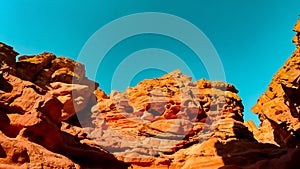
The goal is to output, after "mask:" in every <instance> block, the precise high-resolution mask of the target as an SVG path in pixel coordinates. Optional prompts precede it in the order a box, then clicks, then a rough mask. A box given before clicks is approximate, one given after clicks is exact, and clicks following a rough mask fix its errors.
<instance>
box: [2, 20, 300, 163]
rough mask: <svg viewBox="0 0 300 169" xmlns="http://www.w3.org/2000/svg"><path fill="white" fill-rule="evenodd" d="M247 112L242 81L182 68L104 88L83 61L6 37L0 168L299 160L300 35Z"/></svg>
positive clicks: (282, 161) (297, 29) (3, 51)
mask: <svg viewBox="0 0 300 169" xmlns="http://www.w3.org/2000/svg"><path fill="white" fill-rule="evenodd" d="M299 25H300V22H299V23H298V24H297V25H296V26H295V29H294V30H295V31H296V32H297V35H296V36H295V38H294V43H295V44H296V45H297V49H296V51H295V53H294V54H293V55H292V57H291V58H290V59H289V60H288V61H287V63H286V64H285V65H284V67H283V68H282V69H280V70H279V72H278V73H277V74H276V75H275V76H274V78H273V80H272V82H271V84H270V86H269V88H268V90H267V91H266V93H265V94H263V95H262V96H261V98H260V99H259V100H258V103H257V105H255V106H254V108H253V111H254V112H255V113H257V114H259V117H260V120H261V124H260V127H259V128H256V127H255V125H254V124H253V123H252V122H251V121H248V122H246V123H244V120H243V109H244V107H243V105H242V101H241V99H240V97H239V96H238V94H237V93H238V90H237V89H236V88H235V87H234V86H233V85H231V84H226V83H224V82H210V81H208V80H205V79H201V80H198V81H196V82H192V81H191V78H190V77H188V76H185V75H184V74H182V73H181V72H180V71H179V70H177V71H174V72H171V73H169V74H166V75H164V76H162V77H160V78H157V79H149V80H144V81H142V82H141V83H139V84H138V85H137V86H135V87H129V88H128V89H127V90H126V91H124V92H117V91H113V92H111V94H110V95H106V94H105V93H104V92H103V91H102V90H101V89H97V88H98V84H97V83H95V82H93V81H91V80H89V79H88V78H87V77H85V69H84V66H83V65H82V64H81V63H77V62H75V61H73V60H71V59H68V58H64V57H56V56H55V55H54V54H51V53H43V54H40V55H36V56H19V57H18V61H17V62H16V61H15V57H16V56H17V55H18V53H17V52H15V51H14V50H13V48H12V47H9V46H7V45H5V44H3V43H0V61H1V62H0V168H61V169H63V168H112V169H117V168H149V169H150V168H161V169H163V168H169V169H179V168H184V169H190V168H207V169H211V168H232V169H233V168H234V169H236V168H237V169H239V168H249V169H250V168H278V169H279V168H280V169H285V168H286V169H287V168H299V167H300V163H299V160H298V158H300V150H299V148H298V147H299V146H298V144H299V126H300V123H299V104H300V101H299V94H300V92H299V80H298V79H299V78H298V77H299V72H298V70H299V65H300V64H299V63H300V57H299V56H300V55H299V50H300V47H299V43H298V42H299V37H300V34H299V32H300V26H299Z"/></svg>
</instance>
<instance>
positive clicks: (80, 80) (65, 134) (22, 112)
mask: <svg viewBox="0 0 300 169" xmlns="http://www.w3.org/2000/svg"><path fill="white" fill-rule="evenodd" d="M0 51H1V52H2V51H3V52H2V53H1V60H2V62H1V72H0V121H1V122H0V168H86V167H89V168H126V167H127V166H128V164H125V163H124V162H121V161H118V160H117V159H116V158H115V157H114V156H113V155H112V154H110V153H109V152H107V151H105V150H103V149H102V148H101V147H98V146H95V145H93V144H92V143H91V142H89V140H90V139H89V138H87V137H86V134H85V133H84V131H83V129H82V128H79V127H76V126H74V125H78V123H76V115H75V112H76V111H77V112H79V111H84V110H85V109H86V108H87V109H89V108H88V102H89V100H91V98H92V94H93V88H90V87H88V86H94V88H95V84H96V83H94V82H92V81H90V80H88V79H87V78H86V77H85V76H84V75H85V74H84V72H82V74H76V73H77V71H76V73H75V72H72V71H73V70H74V66H75V65H76V64H78V63H76V62H75V61H72V60H70V59H65V58H56V56H55V55H53V54H50V53H44V54H41V55H37V56H30V57H28V56H21V57H19V61H18V62H15V57H16V54H17V53H16V52H15V51H13V49H12V48H11V47H9V46H7V45H5V44H1V46H0ZM10 65H12V66H11V67H10ZM81 68H82V70H84V67H83V66H82V67H81ZM61 69H63V70H61ZM59 77H60V78H59ZM73 77H74V79H75V80H74V81H73V80H72V79H73ZM41 79H43V80H42V81H41ZM70 79H71V80H70ZM72 81H73V83H76V82H77V84H67V83H72ZM74 115H75V116H74ZM72 119H75V120H72Z"/></svg>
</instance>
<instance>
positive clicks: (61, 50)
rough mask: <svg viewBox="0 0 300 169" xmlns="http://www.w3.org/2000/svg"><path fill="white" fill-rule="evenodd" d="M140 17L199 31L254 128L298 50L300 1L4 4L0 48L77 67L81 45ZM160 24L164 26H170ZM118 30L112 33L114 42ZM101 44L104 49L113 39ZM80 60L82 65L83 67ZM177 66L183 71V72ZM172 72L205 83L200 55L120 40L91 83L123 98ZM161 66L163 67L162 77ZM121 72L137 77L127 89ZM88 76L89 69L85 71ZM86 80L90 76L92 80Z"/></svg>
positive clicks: (152, 37)
mask: <svg viewBox="0 0 300 169" xmlns="http://www.w3.org/2000/svg"><path fill="white" fill-rule="evenodd" d="M143 12H159V13H166V14H171V15H175V16H178V17H180V18H182V19H184V20H186V21H188V22H189V23H192V24H193V25H195V26H196V27H197V28H198V29H199V30H201V31H202V32H203V33H204V34H205V35H206V36H207V38H208V39H209V40H210V42H211V43H212V45H213V46H214V48H215V49H216V51H217V53H218V55H219V58H220V61H221V63H222V65H223V68H224V72H225V75H226V81H227V82H228V83H232V84H234V85H235V86H236V88H238V89H239V90H240V93H239V95H240V96H241V97H242V99H243V103H244V106H245V112H244V116H245V119H246V120H247V119H252V120H254V121H255V122H256V124H258V119H257V117H256V116H255V115H254V114H253V113H252V112H251V111H250V108H251V107H252V106H253V105H254V104H255V103H256V100H257V99H258V98H259V96H260V95H261V94H262V93H263V92H264V91H265V90H266V88H267V85H268V84H269V83H270V81H271V78H272V77H273V75H274V74H275V73H276V71H277V70H278V69H279V68H280V67H281V66H282V65H283V63H284V62H285V61H286V60H287V59H288V57H289V56H290V55H291V54H292V52H293V51H294V49H295V46H294V45H293V44H292V43H291V40H292V38H293V36H294V32H292V28H293V26H294V25H295V23H296V21H297V19H298V14H300V1H295V0H285V1H282V0H209V1H207V0H185V1H183V0H181V1H180V0H172V1H171V0H143V1H141V0H119V1H117V0H86V1H82V0H51V1H50V0H43V1H39V0H27V1H23V0H19V1H18V0H12V1H3V2H2V3H1V6H0V16H1V26H0V41H1V42H4V43H7V44H8V45H11V46H13V47H14V48H15V50H16V51H18V52H19V53H20V54H38V53H42V52H44V51H49V52H53V53H55V54H56V55H58V56H60V55H62V56H66V57H70V58H73V59H77V58H78V57H79V56H80V52H81V50H82V48H83V46H84V44H85V43H86V42H87V41H88V39H89V38H90V37H91V36H92V35H93V34H94V33H95V32H96V31H97V30H99V29H101V28H102V27H103V26H104V25H107V24H109V23H110V22H112V21H113V20H115V19H118V18H120V17H124V16H127V15H130V14H134V13H143ZM149 22H150V23H151V22H152V21H151V20H149ZM142 24H143V23H141V25H142ZM162 24H165V26H168V23H162ZM141 25H139V23H136V25H131V27H121V28H119V29H118V30H124V29H125V30H127V29H128V30H129V29H131V28H132V27H133V26H134V27H139V26H141ZM154 27H155V26H154ZM174 29H179V28H174ZM118 30H116V31H115V33H116V34H117V33H118ZM101 40H102V41H104V42H106V41H109V40H110V39H105V38H104V39H101ZM96 50H97V49H96ZM149 51H150V52H149ZM139 55H141V56H144V57H147V59H146V61H148V64H151V63H153V64H155V62H156V61H157V63H161V65H153V66H152V67H151V66H148V69H145V67H144V68H143V67H138V64H140V63H143V62H145V59H141V60H140V61H136V63H135V61H133V60H134V59H133V58H135V57H138V56H139ZM125 58H127V59H125ZM128 58H129V59H128ZM130 58H131V60H130ZM168 58H170V59H171V60H170V59H168ZM172 58H173V59H172ZM178 58H179V59H178ZM90 59H91V58H90ZM92 59H95V58H92ZM180 59H181V60H180ZM81 60H83V62H84V59H82V58H81ZM87 60H88V59H87ZM182 61H184V63H185V65H182V64H181V63H182ZM162 63H164V64H162ZM126 64H127V66H126ZM145 64H146V63H145ZM180 64H181V65H180ZM119 65H123V68H122V66H121V68H120V69H118V70H119V72H121V74H120V75H119V76H117V77H116V78H115V79H116V82H118V83H120V82H121V83H120V84H123V85H117V84H112V83H113V82H114V79H112V75H113V73H115V71H116V70H117V68H118V66H119ZM124 65H125V66H124ZM176 65H178V68H180V69H184V70H183V72H184V73H185V72H187V74H189V73H188V71H189V70H191V71H192V72H193V73H194V76H193V77H194V78H195V79H194V80H196V79H200V78H202V77H203V78H208V79H209V75H208V74H209V73H208V72H207V70H206V69H205V65H204V64H203V63H202V62H201V61H199V59H198V60H197V55H196V54H195V53H194V52H193V51H192V50H191V49H190V48H189V46H188V45H186V44H184V43H182V42H180V41H178V40H176V39H174V38H170V37H168V36H163V35H157V34H141V35H136V36H132V37H130V38H127V39H124V40H122V41H121V42H119V43H117V44H116V45H115V46H114V47H113V48H111V49H110V51H109V52H108V53H107V54H106V55H105V57H104V59H103V60H102V62H101V66H100V68H98V69H97V70H98V72H97V74H96V81H98V82H99V83H100V87H101V88H102V89H104V90H105V92H107V93H110V91H111V89H117V90H124V86H125V85H127V84H130V85H135V84H136V83H138V82H139V81H141V80H142V79H145V78H153V77H158V76H160V75H162V74H164V73H165V72H166V71H169V70H171V69H173V68H174V67H175V68H176ZM160 66H165V67H164V68H165V69H161V67H160ZM184 66H187V67H184ZM124 67H125V68H126V67H127V68H128V70H129V69H130V70H133V69H137V68H140V69H141V70H140V71H139V72H135V73H137V74H135V76H132V77H131V78H130V79H129V80H130V81H128V77H127V76H125V75H126V69H125V68H124ZM89 68H90V67H89V65H88V67H87V70H89ZM124 71H125V72H124ZM135 71H137V70H135ZM122 73H123V75H122ZM87 74H88V75H89V76H90V75H91V74H92V73H91V72H87ZM122 78H123V80H124V83H122ZM126 78H127V79H126ZM212 80H214V79H212Z"/></svg>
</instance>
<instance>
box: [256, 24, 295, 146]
mask: <svg viewBox="0 0 300 169" xmlns="http://www.w3.org/2000/svg"><path fill="white" fill-rule="evenodd" d="M294 31H295V32H296V33H297V34H296V36H295V37H294V39H293V42H294V43H295V44H296V45H297V48H296V51H295V52H294V54H293V55H292V56H291V57H290V58H289V59H288V60H287V62H286V63H285V64H284V66H283V67H282V68H281V69H280V70H279V71H278V72H277V73H276V75H275V76H274V77H273V79H272V82H271V83H270V85H269V87H268V89H267V91H266V92H265V93H264V94H263V95H262V96H261V97H260V98H259V99H258V102H257V104H256V105H255V106H254V107H253V108H252V111H253V112H255V113H257V114H258V115H259V118H260V120H261V124H260V133H258V135H257V139H258V140H260V141H261V142H269V143H273V144H278V145H280V146H281V147H290V148H293V147H295V146H296V145H297V144H298V143H299V141H300V130H299V129H300V123H299V119H300V115H299V113H300V88H299V87H300V46H299V43H298V42H299V41H298V39H299V36H300V34H299V32H300V21H299V22H298V23H297V24H296V26H295V28H294Z"/></svg>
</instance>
